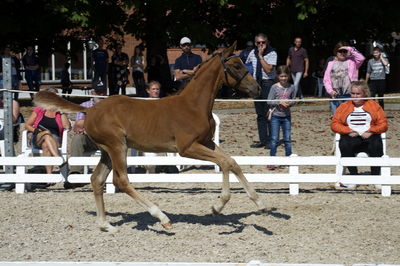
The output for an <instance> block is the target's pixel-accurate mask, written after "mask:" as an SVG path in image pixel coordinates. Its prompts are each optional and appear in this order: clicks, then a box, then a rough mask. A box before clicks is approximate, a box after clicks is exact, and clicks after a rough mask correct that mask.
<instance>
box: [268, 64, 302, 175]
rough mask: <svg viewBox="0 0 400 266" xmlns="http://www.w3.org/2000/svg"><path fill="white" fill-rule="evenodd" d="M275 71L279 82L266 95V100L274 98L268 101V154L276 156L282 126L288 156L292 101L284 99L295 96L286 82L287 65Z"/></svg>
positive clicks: (272, 168) (290, 146) (292, 87)
mask: <svg viewBox="0 0 400 266" xmlns="http://www.w3.org/2000/svg"><path fill="white" fill-rule="evenodd" d="M276 72H277V76H278V80H279V82H278V83H275V84H274V85H272V87H271V90H270V92H269V95H268V100H275V101H273V102H270V103H269V105H270V110H269V112H271V114H270V116H271V142H270V148H271V150H270V156H276V152H277V147H278V143H279V130H280V128H282V133H283V142H284V144H285V155H286V156H290V155H291V154H292V140H291V136H290V135H291V116H290V106H292V105H293V103H294V102H291V101H286V100H287V99H294V98H295V87H294V85H292V84H290V83H289V82H288V81H289V78H290V69H289V67H288V66H279V67H278V68H277V71H276ZM267 168H268V169H269V170H274V169H276V168H277V167H276V166H275V165H268V166H267Z"/></svg>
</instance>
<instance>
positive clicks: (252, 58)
mask: <svg viewBox="0 0 400 266" xmlns="http://www.w3.org/2000/svg"><path fill="white" fill-rule="evenodd" d="M263 59H264V61H265V62H267V64H269V65H273V66H274V68H273V69H272V71H271V72H269V73H266V72H265V71H264V69H262V79H275V77H276V70H275V66H276V63H277V61H278V55H277V53H276V52H275V51H272V52H269V53H268V54H266V55H264V56H263ZM250 62H251V64H252V65H253V69H254V73H253V77H254V78H255V79H256V68H257V56H256V55H255V53H254V49H253V50H251V52H250V54H249V56H248V57H247V60H246V63H250Z"/></svg>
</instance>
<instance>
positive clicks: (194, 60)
mask: <svg viewBox="0 0 400 266" xmlns="http://www.w3.org/2000/svg"><path fill="white" fill-rule="evenodd" d="M180 47H181V49H182V52H183V53H182V55H181V56H180V57H178V58H177V59H176V60H175V67H174V69H175V71H174V74H175V80H176V81H178V82H179V83H180V84H179V85H182V84H184V83H185V82H186V81H187V79H188V78H189V77H191V76H192V75H193V74H194V72H195V71H196V69H197V66H198V65H200V64H201V62H202V60H201V57H200V56H199V55H197V54H194V53H192V41H191V40H190V39H189V38H188V37H183V38H182V39H181V41H180Z"/></svg>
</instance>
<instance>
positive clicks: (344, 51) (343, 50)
mask: <svg viewBox="0 0 400 266" xmlns="http://www.w3.org/2000/svg"><path fill="white" fill-rule="evenodd" d="M337 52H338V53H341V54H346V53H347V50H346V49H340V50H338V51H337Z"/></svg>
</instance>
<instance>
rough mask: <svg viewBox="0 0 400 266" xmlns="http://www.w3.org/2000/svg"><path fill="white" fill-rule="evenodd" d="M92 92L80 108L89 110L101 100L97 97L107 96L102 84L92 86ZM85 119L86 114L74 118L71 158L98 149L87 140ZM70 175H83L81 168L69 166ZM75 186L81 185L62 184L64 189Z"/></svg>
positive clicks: (79, 114)
mask: <svg viewBox="0 0 400 266" xmlns="http://www.w3.org/2000/svg"><path fill="white" fill-rule="evenodd" d="M93 88H94V89H93V90H92V95H93V96H95V97H93V98H91V99H90V100H88V101H86V102H83V103H81V105H82V106H84V107H87V108H90V107H92V106H94V105H95V104H96V103H98V102H99V101H101V100H102V98H101V97H98V96H105V95H106V94H107V89H106V88H104V86H103V85H102V84H100V85H99V84H96V85H94V86H93ZM85 118H86V114H85V113H77V114H76V118H75V123H74V127H73V132H74V135H73V137H72V140H71V156H72V157H83V156H85V153H89V152H95V151H97V150H98V149H99V148H98V147H97V145H96V143H94V142H93V141H92V139H91V138H89V137H88V136H87V135H86V131H85V126H84V123H85ZM69 173H70V174H82V173H83V166H78V165H74V166H71V167H70V169H69ZM76 186H81V185H76V184H71V183H69V182H65V183H64V188H66V189H68V188H73V187H76Z"/></svg>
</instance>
